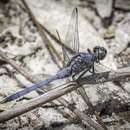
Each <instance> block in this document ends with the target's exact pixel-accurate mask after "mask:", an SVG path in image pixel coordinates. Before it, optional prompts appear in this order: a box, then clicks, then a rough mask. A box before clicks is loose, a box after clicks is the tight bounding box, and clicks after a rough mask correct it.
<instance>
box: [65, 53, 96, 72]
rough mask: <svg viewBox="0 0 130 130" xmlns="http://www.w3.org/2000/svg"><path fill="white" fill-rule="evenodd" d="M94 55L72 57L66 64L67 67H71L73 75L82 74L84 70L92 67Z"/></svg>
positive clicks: (82, 54) (86, 54) (84, 54)
mask: <svg viewBox="0 0 130 130" xmlns="http://www.w3.org/2000/svg"><path fill="white" fill-rule="evenodd" d="M93 63H94V55H93V54H90V53H82V52H81V53H78V54H76V55H74V56H73V57H72V58H71V60H70V61H69V62H68V64H67V66H70V67H71V71H72V73H73V74H77V73H80V72H82V71H83V70H85V69H89V68H91V67H92V66H93Z"/></svg>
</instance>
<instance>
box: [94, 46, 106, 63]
mask: <svg viewBox="0 0 130 130" xmlns="http://www.w3.org/2000/svg"><path fill="white" fill-rule="evenodd" d="M93 52H94V54H95V56H96V62H99V61H100V60H103V59H104V58H105V57H106V55H107V50H106V49H105V48H104V47H100V46H95V47H94V48H93Z"/></svg>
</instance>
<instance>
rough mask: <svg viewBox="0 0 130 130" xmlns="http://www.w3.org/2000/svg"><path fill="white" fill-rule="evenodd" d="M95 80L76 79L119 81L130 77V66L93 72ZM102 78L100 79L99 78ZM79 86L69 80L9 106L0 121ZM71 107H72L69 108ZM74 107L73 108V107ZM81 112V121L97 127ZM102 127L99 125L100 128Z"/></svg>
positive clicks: (88, 77)
mask: <svg viewBox="0 0 130 130" xmlns="http://www.w3.org/2000/svg"><path fill="white" fill-rule="evenodd" d="M94 77H95V80H94V79H93V75H90V76H86V77H84V78H81V79H78V82H79V83H80V84H81V85H85V84H97V83H104V82H109V81H115V80H116V81H120V80H121V79H126V78H127V77H130V67H127V68H123V69H119V70H117V71H116V73H113V72H110V71H109V72H103V73H97V74H95V76H94ZM101 79H102V80H101ZM78 87H79V86H77V84H76V83H75V81H72V82H69V83H68V84H67V85H63V86H60V87H57V88H55V89H53V90H51V91H49V92H47V93H45V94H43V95H41V96H39V97H37V98H35V99H32V100H30V101H29V102H27V103H25V104H22V105H19V106H17V107H14V108H11V109H9V110H7V111H4V112H2V113H0V122H4V121H7V120H9V119H12V118H14V117H16V116H19V115H21V114H23V113H25V112H28V111H30V110H33V109H35V108H36V107H39V106H41V105H43V104H45V103H47V102H50V101H52V100H54V99H57V98H59V97H60V96H62V95H65V94H67V93H69V92H71V91H73V90H75V89H77V88H78ZM71 109H72V108H71ZM73 109H74V108H73ZM73 112H76V113H78V114H79V111H77V109H74V110H73ZM82 114H83V113H82V112H80V114H79V116H80V117H79V118H81V119H82V120H83V121H84V119H85V121H87V123H88V124H89V125H91V126H92V127H94V128H96V129H97V128H99V127H100V125H99V124H97V123H95V122H94V121H93V120H91V118H89V117H88V116H87V115H84V114H83V115H84V116H82ZM102 129H103V128H102V127H100V130H102Z"/></svg>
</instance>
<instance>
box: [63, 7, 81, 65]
mask: <svg viewBox="0 0 130 130" xmlns="http://www.w3.org/2000/svg"><path fill="white" fill-rule="evenodd" d="M65 44H66V45H67V46H68V47H70V48H71V49H72V50H73V51H74V52H75V53H77V52H79V45H80V43H79V34H78V9H77V8H75V9H74V10H73V12H72V15H71V18H70V22H69V25H68V31H67V34H66V37H65ZM62 49H63V55H64V61H65V64H66V63H67V62H68V60H69V56H68V52H67V50H66V49H65V48H64V47H62Z"/></svg>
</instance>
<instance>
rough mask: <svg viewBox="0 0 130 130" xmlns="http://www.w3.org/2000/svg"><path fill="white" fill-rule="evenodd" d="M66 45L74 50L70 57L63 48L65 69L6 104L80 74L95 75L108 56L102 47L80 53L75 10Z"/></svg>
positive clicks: (76, 10) (9, 99)
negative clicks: (98, 65)
mask: <svg viewBox="0 0 130 130" xmlns="http://www.w3.org/2000/svg"><path fill="white" fill-rule="evenodd" d="M64 43H65V44H66V45H67V46H68V47H70V48H71V49H73V52H74V53H73V55H71V56H70V54H69V52H68V51H67V49H66V48H65V47H64V46H62V51H63V56H64V63H65V65H64V67H63V68H62V69H60V70H59V71H58V72H57V73H56V74H54V75H52V76H49V77H48V78H47V79H45V80H43V81H40V82H38V83H36V84H34V85H32V86H28V87H26V88H24V89H23V90H21V91H18V92H16V93H14V94H12V95H10V96H7V97H6V98H5V99H4V102H9V101H13V100H16V99H18V98H20V97H23V96H24V95H26V94H28V93H30V92H32V91H34V90H36V89H38V88H41V87H45V86H47V85H49V83H51V82H53V81H55V80H59V79H64V78H68V77H70V76H72V79H74V78H75V76H77V75H78V74H79V73H80V76H79V77H82V76H83V75H84V74H85V73H86V72H90V73H91V74H95V69H94V63H100V61H101V60H103V59H104V58H105V57H106V55H107V50H106V49H105V48H104V47H101V46H95V47H94V48H93V51H91V50H90V49H87V51H86V52H80V51H79V48H80V41H79V32H78V9H77V8H74V9H73V11H72V15H71V18H70V21H69V24H68V31H67V33H66V36H65V41H64Z"/></svg>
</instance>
